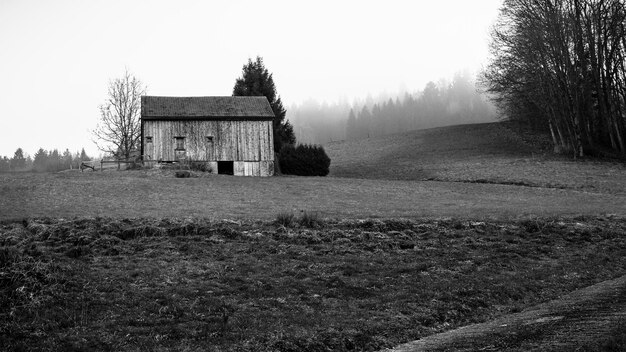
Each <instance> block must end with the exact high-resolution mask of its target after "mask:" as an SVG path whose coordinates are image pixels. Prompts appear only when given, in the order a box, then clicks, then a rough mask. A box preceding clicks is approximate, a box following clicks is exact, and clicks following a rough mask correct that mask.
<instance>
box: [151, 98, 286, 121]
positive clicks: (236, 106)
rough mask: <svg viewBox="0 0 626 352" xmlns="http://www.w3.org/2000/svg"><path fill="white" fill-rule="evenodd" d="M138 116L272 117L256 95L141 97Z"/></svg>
mask: <svg viewBox="0 0 626 352" xmlns="http://www.w3.org/2000/svg"><path fill="white" fill-rule="evenodd" d="M141 118H142V119H145V120H166V119H174V120H178V119H194V120H195V119H198V120H200V119H220V118H241V119H257V120H267V119H273V118H274V113H273V112H272V107H271V106H270V103H269V102H268V101H267V98H266V97H264V96H260V97H157V96H142V97H141Z"/></svg>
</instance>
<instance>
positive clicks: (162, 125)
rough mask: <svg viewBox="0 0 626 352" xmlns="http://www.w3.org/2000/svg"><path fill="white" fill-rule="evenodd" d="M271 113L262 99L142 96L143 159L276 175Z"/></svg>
mask: <svg viewBox="0 0 626 352" xmlns="http://www.w3.org/2000/svg"><path fill="white" fill-rule="evenodd" d="M273 119H274V113H273V112H272V108H271V107H270V104H269V102H268V101H267V98H265V97H263V96H261V97H157V96H142V97H141V140H142V143H141V154H142V155H143V156H144V160H157V161H160V162H173V161H181V160H186V161H190V162H205V163H207V164H208V166H210V167H211V169H212V170H213V172H215V173H219V174H229V175H238V176H271V175H273V174H274V134H273V132H272V121H273Z"/></svg>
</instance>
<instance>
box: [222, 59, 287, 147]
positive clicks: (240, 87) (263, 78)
mask: <svg viewBox="0 0 626 352" xmlns="http://www.w3.org/2000/svg"><path fill="white" fill-rule="evenodd" d="M233 96H265V97H266V98H267V100H268V101H269V103H270V106H271V107H272V111H273V112H274V115H275V116H276V117H275V118H274V123H273V129H274V151H275V152H277V153H280V149H281V148H282V147H283V145H287V144H295V143H296V136H295V134H294V132H293V126H292V125H291V123H289V120H287V119H286V118H285V117H286V115H287V110H285V108H284V107H283V103H282V101H281V100H280V96H278V95H277V93H276V85H275V84H274V79H273V77H272V74H271V73H269V71H268V70H267V69H266V68H265V65H264V64H263V59H262V58H261V57H259V56H257V58H256V61H252V59H248V63H247V64H246V65H244V66H243V70H242V74H241V77H240V78H237V80H236V82H235V87H234V88H233Z"/></svg>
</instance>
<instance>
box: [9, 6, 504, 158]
mask: <svg viewBox="0 0 626 352" xmlns="http://www.w3.org/2000/svg"><path fill="white" fill-rule="evenodd" d="M501 2H502V0H473V1H468V0H406V1H401V0H388V1H382V0H379V1H357V0H355V1H348V0H342V1H338V0H335V1H320V0H316V1H288V0H286V1H268V0H266V1H181V0H176V1H157V0H151V1H131V0H126V1H115V0H105V1H94V0H89V1H87V0H73V1H69V0H54V1H48V0H40V1H34V0H0V131H2V132H1V136H0V155H6V156H9V157H11V156H12V155H13V153H14V152H15V149H17V147H22V148H23V149H24V150H25V151H26V152H27V153H28V154H30V155H33V154H34V153H35V152H36V150H37V149H38V148H39V147H43V148H44V149H53V148H58V149H65V148H70V150H71V151H73V152H74V151H76V150H78V149H79V148H81V147H85V149H86V150H87V152H88V153H91V154H92V155H93V154H96V153H98V152H97V149H96V147H95V145H94V144H93V142H92V141H91V138H92V136H91V133H90V131H91V130H92V129H93V128H94V127H95V125H96V123H97V121H98V119H99V111H98V105H100V104H102V103H103V102H104V100H105V98H106V91H107V84H108V81H109V80H110V79H112V78H116V77H119V76H121V75H122V74H123V72H124V70H125V68H127V69H128V70H129V71H130V72H131V73H133V74H134V75H136V76H137V77H138V78H139V79H140V80H142V81H143V82H144V83H145V84H146V85H147V86H148V94H151V95H168V96H206V95H231V93H232V88H233V85H234V83H235V79H236V78H237V77H239V76H240V75H241V68H242V66H243V65H244V64H245V63H246V61H247V60H248V58H250V57H252V58H254V57H255V56H257V55H260V56H262V57H263V58H264V61H265V65H266V67H267V68H268V69H269V70H270V72H272V73H273V74H274V81H275V83H276V86H277V89H278V93H279V94H280V95H281V97H282V98H283V101H284V102H285V104H286V106H289V105H291V104H294V103H300V102H302V101H304V100H306V99H309V98H313V99H316V100H318V101H324V100H326V101H329V102H330V101H336V100H340V99H347V100H349V101H351V100H352V99H354V98H364V97H365V96H367V94H372V95H377V94H379V93H382V92H388V93H394V92H397V91H398V90H400V89H406V90H408V91H409V92H413V91H416V90H419V89H421V88H423V86H424V85H425V83H427V82H428V81H430V80H433V81H437V80H438V79H440V78H444V77H448V78H449V77H451V76H452V75H453V73H454V72H456V71H460V70H463V69H469V70H471V71H472V72H473V71H477V70H478V69H480V67H481V66H482V65H484V64H485V61H486V58H487V53H488V49H487V48H488V32H489V28H490V27H491V26H492V25H493V23H494V21H495V18H496V16H497V12H498V8H499V7H500V5H501ZM287 117H289V115H287Z"/></svg>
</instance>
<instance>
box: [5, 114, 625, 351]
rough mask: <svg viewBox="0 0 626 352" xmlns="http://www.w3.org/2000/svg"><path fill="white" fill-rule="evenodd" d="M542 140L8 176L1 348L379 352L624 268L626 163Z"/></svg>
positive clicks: (445, 139) (437, 136) (405, 145)
mask: <svg viewBox="0 0 626 352" xmlns="http://www.w3.org/2000/svg"><path fill="white" fill-rule="evenodd" d="M540 145H541V143H536V142H531V143H529V142H528V141H526V140H524V139H523V138H520V137H517V136H516V135H515V134H514V133H512V132H511V131H510V130H509V129H507V128H504V127H502V126H501V125H498V124H482V125H469V126H454V127H449V128H440V129H432V130H425V131H414V132H408V133H405V134H400V135H394V136H387V137H384V138H383V137H381V138H372V139H366V140H359V141H350V142H337V143H331V144H329V145H328V146H326V148H327V152H328V153H329V155H330V156H331V158H332V160H333V161H332V164H331V176H330V177H325V178H313V177H287V176H280V177H272V178H244V177H231V176H223V175H208V174H202V175H198V176H200V177H196V178H188V179H177V178H174V177H173V171H172V170H134V171H121V172H118V171H114V170H108V171H104V172H91V171H86V172H83V173H81V172H79V171H78V172H77V171H67V172H60V173H54V174H50V173H48V174H34V173H31V174H0V350H18V351H19V350H33V349H34V350H64V351H91V350H105V351H106V350H110V351H118V350H126V351H143V350H156V351H158V350H171V349H175V350H181V351H201V350H211V351H265V350H274V351H302V350H306V351H329V350H333V351H334V350H338V351H349V350H376V349H380V348H383V347H391V346H394V345H396V344H399V343H403V342H407V341H409V340H411V339H416V338H419V337H422V336H426V335H429V334H432V333H434V332H440V331H445V330H448V329H451V328H454V327H456V326H460V325H464V324H467V323H471V322H479V321H484V320H486V319H490V318H493V317H495V316H498V315H501V314H505V313H508V312H513V311H519V310H521V309H524V308H525V307H529V306H531V305H534V304H536V303H538V302H543V301H546V300H549V299H553V298H555V297H557V296H559V295H562V294H563V293H566V292H570V291H572V290H574V289H577V288H580V287H584V286H587V285H590V284H593V283H596V282H599V281H602V280H605V279H609V278H614V277H618V276H620V275H624V274H625V273H626V272H625V271H624V268H625V267H626V252H625V250H626V167H625V166H624V164H623V163H617V162H612V161H601V162H600V161H572V160H569V159H567V158H564V157H554V156H551V155H548V154H545V152H544V149H543V148H541V147H539V146H540ZM277 219H278V220H279V221H275V220H277Z"/></svg>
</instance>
